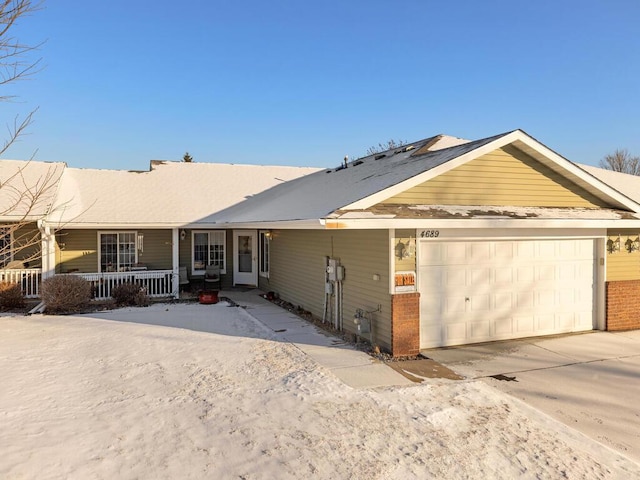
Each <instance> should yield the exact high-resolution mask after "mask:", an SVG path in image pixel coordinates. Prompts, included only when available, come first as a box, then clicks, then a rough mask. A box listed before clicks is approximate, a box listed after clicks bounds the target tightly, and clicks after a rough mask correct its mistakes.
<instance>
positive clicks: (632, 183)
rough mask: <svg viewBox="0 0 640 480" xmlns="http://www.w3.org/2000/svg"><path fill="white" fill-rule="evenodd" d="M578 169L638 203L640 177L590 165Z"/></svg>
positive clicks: (639, 200)
mask: <svg viewBox="0 0 640 480" xmlns="http://www.w3.org/2000/svg"><path fill="white" fill-rule="evenodd" d="M579 167H580V168H582V169H584V170H586V171H587V172H589V173H590V174H591V175H593V176H594V177H596V178H598V179H600V180H602V181H603V182H605V183H606V184H607V185H609V186H610V187H613V188H615V189H616V190H617V191H619V192H620V193H622V194H623V195H626V196H627V197H629V198H631V199H632V200H634V201H636V202H638V203H640V177H639V176H637V175H630V174H628V173H620V172H614V171H612V170H605V169H604V168H598V167H593V166H591V165H581V164H579Z"/></svg>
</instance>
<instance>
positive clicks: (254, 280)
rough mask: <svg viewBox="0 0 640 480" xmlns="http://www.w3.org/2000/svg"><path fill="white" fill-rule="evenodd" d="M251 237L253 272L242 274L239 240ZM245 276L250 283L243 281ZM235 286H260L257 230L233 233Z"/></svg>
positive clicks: (235, 231)
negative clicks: (243, 237)
mask: <svg viewBox="0 0 640 480" xmlns="http://www.w3.org/2000/svg"><path fill="white" fill-rule="evenodd" d="M241 236H248V237H251V272H250V273H249V272H240V270H239V262H238V253H239V251H238V238H239V237H241ZM243 276H244V277H246V279H248V281H242V280H243ZM233 285H256V286H257V285H258V232H257V230H234V231H233Z"/></svg>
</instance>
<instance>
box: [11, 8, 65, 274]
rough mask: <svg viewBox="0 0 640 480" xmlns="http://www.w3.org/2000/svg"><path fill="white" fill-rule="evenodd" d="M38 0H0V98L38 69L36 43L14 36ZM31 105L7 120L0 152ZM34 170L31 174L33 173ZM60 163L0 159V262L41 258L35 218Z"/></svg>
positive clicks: (24, 123)
mask: <svg viewBox="0 0 640 480" xmlns="http://www.w3.org/2000/svg"><path fill="white" fill-rule="evenodd" d="M41 6H42V1H41V0H0V86H1V87H2V88H3V90H2V92H1V93H0V101H2V102H10V101H13V100H15V98H16V97H15V95H11V94H9V93H7V87H8V86H10V85H11V84H13V83H15V82H18V81H21V80H24V79H27V78H29V77H31V76H32V75H34V74H35V73H37V72H38V71H39V67H40V62H41V59H40V58H37V59H35V60H34V59H33V58H32V56H31V54H32V53H33V52H34V51H36V50H37V49H38V48H39V47H40V46H41V45H42V43H40V44H38V45H28V44H25V43H23V42H21V41H20V40H19V39H18V38H17V37H16V33H15V30H16V26H17V25H18V23H19V21H20V20H21V19H22V18H24V17H26V16H28V15H30V14H32V13H33V12H35V11H36V10H39V9H40V8H41ZM36 110H37V109H34V110H32V111H31V112H29V113H28V114H27V115H25V116H24V117H23V118H20V117H19V116H17V117H15V118H14V119H13V121H12V122H10V123H9V124H7V131H8V136H7V138H6V139H4V140H3V141H2V142H0V157H2V156H4V154H5V153H6V152H7V151H8V150H9V148H10V147H11V146H12V145H13V144H14V143H15V142H16V141H17V140H18V138H19V137H20V136H21V135H23V134H24V133H25V132H26V130H27V128H28V127H29V126H30V125H31V123H32V120H33V115H34V113H35V112H36ZM34 172H35V175H34ZM60 173H61V169H60V168H59V167H54V166H52V167H50V168H49V167H47V168H42V167H41V166H38V167H36V166H35V165H32V162H30V161H26V162H9V161H6V160H5V161H2V164H0V218H1V219H2V224H1V225H0V268H5V267H7V266H12V265H11V264H10V261H11V260H12V259H15V258H17V257H16V254H17V253H18V252H19V253H20V254H19V255H18V256H19V257H20V262H19V263H20V264H21V265H23V266H28V265H29V264H30V263H33V262H34V261H37V260H39V259H40V258H41V255H42V252H41V251H40V246H41V242H42V239H41V235H40V232H39V230H38V228H37V222H38V220H40V219H42V218H44V216H45V215H46V213H47V210H48V209H49V206H50V204H51V202H52V201H53V195H54V193H55V191H56V187H57V183H58V180H59V178H60Z"/></svg>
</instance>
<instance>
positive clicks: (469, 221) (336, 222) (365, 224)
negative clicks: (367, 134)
mask: <svg viewBox="0 0 640 480" xmlns="http://www.w3.org/2000/svg"><path fill="white" fill-rule="evenodd" d="M325 227H326V229H327V230H344V229H383V230H387V229H390V228H399V229H404V228H466V229H477V228H490V229H494V228H510V229H522V228H531V229H537V228H639V227H640V219H637V220H589V219H582V220H579V219H575V220H571V219H533V218H526V219H515V218H499V219H496V218H488V219H483V218H460V219H458V218H446V219H442V218H433V219H426V218H406V219H376V220H372V219H348V220H340V219H330V220H327V221H326V225H325Z"/></svg>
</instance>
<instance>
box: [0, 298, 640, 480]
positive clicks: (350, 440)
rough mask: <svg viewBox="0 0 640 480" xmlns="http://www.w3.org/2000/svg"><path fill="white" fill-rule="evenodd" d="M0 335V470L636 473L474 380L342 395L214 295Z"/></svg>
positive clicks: (17, 320) (158, 475)
mask: <svg viewBox="0 0 640 480" xmlns="http://www.w3.org/2000/svg"><path fill="white" fill-rule="evenodd" d="M98 317H102V318H98ZM122 320H129V322H125V321H122ZM133 321H135V322H138V323H132V322H133ZM152 322H153V323H158V324H163V325H178V326H182V327H185V328H174V327H168V326H156V325H148V324H147V323H152ZM0 329H1V334H0V370H1V371H2V372H3V373H2V377H3V388H2V389H1V390H0V445H2V455H1V456H0V477H1V478H4V479H14V478H15V479H17V478H20V479H24V478H37V479H58V478H71V479H86V478H97V479H102V478H105V479H106V478H109V479H111V478H120V479H128V478H154V479H163V478H166V479H175V478H181V479H190V478H194V479H196V478H245V479H273V478H278V479H288V478H292V479H293V478H296V479H297V478H327V479H329V478H331V479H335V478H355V479H367V480H370V479H377V478H380V479H382V478H384V479H396V478H397V479H406V478H429V477H432V476H433V477H437V478H444V477H447V478H468V477H472V478H519V477H525V478H566V477H568V478H630V477H632V476H636V475H638V474H639V473H640V469H639V467H638V466H637V465H636V464H634V463H632V462H631V461H629V460H628V459H626V458H624V457H622V456H620V455H618V454H617V453H615V452H613V451H611V450H608V449H606V448H604V447H602V446H600V445H599V444H596V443H594V442H592V441H590V440H588V439H586V437H583V436H581V435H580V434H577V433H575V432H573V431H572V430H570V429H568V428H566V427H564V426H562V425H560V424H558V423H556V422H554V421H553V420H551V419H550V418H549V417H546V416H544V415H542V414H540V413H539V412H537V411H535V410H533V409H530V408H528V407H526V406H525V405H523V404H521V403H520V402H519V401H517V400H515V399H512V398H511V397H507V396H505V395H504V394H501V393H499V392H497V391H495V390H493V389H491V387H489V386H487V385H485V384H483V383H481V382H452V381H444V380H436V381H433V382H431V383H424V384H420V385H416V386H413V387H408V388H396V389H392V388H389V389H383V390H355V389H352V388H350V387H348V386H346V385H344V384H343V383H341V382H340V381H339V380H337V379H336V378H335V377H334V376H333V375H332V374H331V373H330V372H329V371H328V370H326V369H324V368H322V367H319V366H318V365H317V364H316V363H314V362H313V361H312V360H311V359H310V358H309V357H307V356H306V355H305V354H304V353H302V352H301V351H300V350H298V349H297V348H296V347H295V346H293V345H291V344H288V343H279V342H277V341H276V340H275V339H274V338H273V337H272V336H271V335H270V333H269V331H268V330H267V329H266V328H265V327H264V326H263V325H262V324H260V323H258V322H257V321H255V320H253V319H252V318H251V317H250V316H249V315H248V314H247V313H246V312H245V311H244V310H242V309H239V308H233V307H228V306H227V305H226V304H224V303H221V304H218V305H177V306H168V305H160V306H159V305H155V306H152V307H149V308H146V309H127V310H118V311H114V312H105V313H101V314H94V315H86V316H68V317H48V316H34V317H2V318H0ZM203 330H206V331H203Z"/></svg>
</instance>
